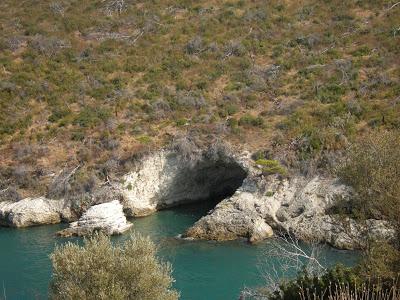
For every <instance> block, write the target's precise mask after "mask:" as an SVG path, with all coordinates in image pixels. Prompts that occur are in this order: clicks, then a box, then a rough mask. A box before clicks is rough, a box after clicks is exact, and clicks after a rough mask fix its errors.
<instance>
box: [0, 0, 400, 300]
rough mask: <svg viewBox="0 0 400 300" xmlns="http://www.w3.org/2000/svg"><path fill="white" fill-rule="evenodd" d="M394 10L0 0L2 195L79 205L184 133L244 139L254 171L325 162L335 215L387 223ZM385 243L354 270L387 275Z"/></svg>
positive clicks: (333, 2) (202, 1)
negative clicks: (347, 197) (337, 206)
mask: <svg viewBox="0 0 400 300" xmlns="http://www.w3.org/2000/svg"><path fill="white" fill-rule="evenodd" d="M399 11H400V5H396V2H395V1H383V0H365V1H360V0H355V1H339V0H324V1H320V0H304V1H279V0H271V1H261V0H254V1H243V0H230V1H210V0H198V1H191V0H175V1H172V0H151V1H140V0H69V1H66V0H42V1H16V0H2V1H1V2H0V24H1V25H0V26H1V32H2V33H1V36H0V63H1V69H0V100H1V101H0V154H1V159H0V190H1V193H0V201H2V200H3V199H14V200H18V199H19V198H21V197H24V196H29V195H39V194H45V193H47V194H48V195H51V196H53V197H55V198H57V197H58V198H60V197H64V196H65V195H66V194H68V195H69V196H70V197H72V198H74V197H75V198H79V199H80V201H82V199H84V195H87V194H88V193H90V192H91V191H93V189H94V187H95V186H97V185H98V184H99V183H100V182H105V181H108V180H113V178H116V175H118V174H122V173H124V172H125V171H126V170H128V169H129V167H130V166H131V164H132V162H133V161H134V160H135V159H136V158H137V157H139V156H140V155H141V153H144V152H146V151H149V150H152V149H156V148H159V147H161V146H164V145H166V144H169V143H170V142H171V140H173V139H174V138H175V137H176V136H179V135H181V134H184V135H188V136H194V137H196V139H197V140H199V141H201V142H203V143H212V142H215V141H216V140H217V139H223V140H226V141H229V142H231V144H232V145H241V144H245V145H246V148H248V149H250V150H253V151H254V152H257V155H256V158H255V164H256V165H258V166H259V167H260V168H262V170H263V171H264V173H265V174H266V175H269V174H271V173H278V174H281V175H285V176H286V175H287V174H288V173H290V172H291V171H292V170H296V171H300V172H302V173H303V174H305V175H310V174H314V173H316V172H337V173H336V175H338V176H339V177H340V178H341V179H342V180H343V181H344V182H346V183H348V184H349V185H351V186H352V187H353V188H354V190H355V191H356V194H357V196H356V197H355V199H354V200H353V202H352V203H351V205H350V207H348V206H346V207H344V208H343V214H345V215H347V214H350V215H352V216H353V217H356V218H358V219H359V220H363V219H366V218H371V217H372V218H384V219H387V220H389V221H390V222H392V223H393V224H394V226H395V228H396V230H397V234H399V232H400V229H399V228H400V227H399V226H400V220H399V216H400V207H399V205H400V204H399V203H400V200H399V197H400V196H399V195H400V194H399V193H400V191H399V186H400V185H399V184H398V183H399V182H400V174H399V172H400V171H399V170H400V165H399V162H400V152H399V149H400V139H399V130H400V59H399V57H400V56H399V54H400V47H399V43H400V27H399V26H400V23H399V14H400V13H399ZM337 166H340V167H339V168H338V167H337ZM55 176H58V177H57V178H58V181H57V180H55V181H54V180H53V179H54V178H55ZM51 182H53V184H52V185H50V183H51ZM57 182H59V183H60V182H61V184H59V185H57ZM64 183H67V184H64ZM49 186H50V188H48V187H49ZM82 195H83V196H82ZM399 240H400V239H399V238H398V237H397V239H396V241H395V242H394V243H387V242H386V241H385V242H374V243H373V242H371V244H370V246H369V249H367V251H366V255H365V260H364V261H363V262H362V263H361V264H360V266H359V269H357V270H356V271H355V270H353V272H356V273H357V274H356V275H357V276H363V277H362V278H364V279H365V278H369V279H370V280H372V282H375V281H374V280H377V279H378V277H379V279H380V280H383V282H389V281H390V280H393V278H394V277H395V276H397V274H398V272H399V269H398V268H399V266H400V255H399V249H400V245H399V244H398V243H399ZM95 243H97V242H94V241H89V242H88V244H87V246H88V247H92V246H93V245H95ZM99 243H101V244H102V247H104V248H105V249H107V251H111V252H113V251H114V252H115V251H117V252H118V251H119V252H118V253H121V255H122V254H124V253H125V252H127V251H128V250H127V248H126V249H125V250H118V249H114V248H112V247H111V246H110V245H109V244H107V242H106V241H105V240H104V239H103V240H100V242H99ZM143 243H147V242H143ZM146 245H147V244H146ZM146 247H148V245H147V246H146ZM150 248H151V249H153V248H152V247H150ZM68 251H77V253H78V252H79V251H84V250H83V249H81V248H78V246H72V245H70V246H67V247H66V248H63V249H59V250H58V251H57V252H56V254H55V255H54V256H53V262H54V263H55V264H56V266H57V267H56V269H55V270H56V277H55V279H54V281H53V285H52V291H53V292H54V293H55V294H54V295H57V291H60V290H64V287H63V288H61V281H58V278H61V277H57V276H64V275H61V274H62V273H57V272H62V271H61V269H58V268H59V267H60V268H61V265H59V266H58V265H57V264H58V263H60V264H61V263H62V262H61V260H60V256H59V255H61V254H63V255H67V254H68ZM124 251H125V252H124ZM152 251H153V250H152ZM111 252H110V253H111ZM71 253H72V252H71ZM77 267H78V266H77ZM58 270H59V271H58ZM57 274H59V275H57ZM74 274H76V273H74ZM60 280H61V279H60ZM68 280H69V279H68ZM307 280H308V281H313V279H307ZM167 281H168V280H167ZM308 281H307V282H308ZM67 282H69V281H67ZM83 282H84V281H83ZM168 282H169V281H168ZM345 284H353V281H351V280H346V281H345ZM120 288H121V295H125V294H123V293H125V292H127V293H130V291H129V290H124V288H125V286H124V285H121V286H120ZM118 291H119V290H118ZM103 292H104V293H105V294H104V295H105V297H108V296H110V295H109V294H107V293H108V292H110V291H109V290H104V291H103ZM71 295H73V296H71V297H72V298H74V297H75V296H79V297H80V295H78V294H76V295H75V294H71ZM171 295H172V294H171ZM297 295H298V293H297ZM55 297H56V296H55ZM65 297H66V298H68V297H69V296H65ZM88 297H89V296H88ZM110 297H111V296H110ZM121 297H122V296H121ZM56 298H57V297H56ZM89 298H90V297H89ZM139 298H140V297H139ZM142 299H147V298H142ZM149 299H150V298H149ZM154 299H155V298H154ZM285 299H286V298H285ZM288 299H289V298H288ZM290 299H293V298H290ZM332 299H336V298H332Z"/></svg>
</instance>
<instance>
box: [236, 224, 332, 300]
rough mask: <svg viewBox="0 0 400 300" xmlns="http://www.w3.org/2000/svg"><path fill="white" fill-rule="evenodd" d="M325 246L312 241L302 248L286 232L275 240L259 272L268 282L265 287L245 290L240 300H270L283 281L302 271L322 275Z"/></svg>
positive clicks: (260, 265) (297, 241) (259, 264)
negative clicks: (322, 251) (322, 257)
mask: <svg viewBox="0 0 400 300" xmlns="http://www.w3.org/2000/svg"><path fill="white" fill-rule="evenodd" d="M321 249H322V245H321V244H320V243H318V242H317V241H311V242H310V243H309V244H308V245H307V246H306V245H301V243H300V240H299V239H297V238H296V237H295V236H294V235H293V234H292V233H290V232H289V231H283V232H281V234H280V235H278V236H277V238H276V239H275V240H274V241H272V249H268V252H266V253H265V255H264V256H263V258H262V260H261V261H260V262H259V263H258V269H259V272H260V273H261V276H262V277H263V279H264V281H265V285H264V287H263V288H256V289H254V288H246V289H244V290H243V291H242V293H241V296H240V297H241V299H243V300H245V299H257V300H267V299H269V295H270V294H271V293H273V292H276V291H279V290H280V288H279V286H280V284H281V283H282V279H283V278H290V277H292V276H293V275H294V274H297V273H298V272H300V271H303V270H306V271H307V272H308V273H309V274H310V275H313V276H321V275H322V274H323V273H324V272H325V271H326V267H325V266H324V265H323V263H321V261H320V254H321Z"/></svg>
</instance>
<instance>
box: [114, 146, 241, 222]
mask: <svg viewBox="0 0 400 300" xmlns="http://www.w3.org/2000/svg"><path fill="white" fill-rule="evenodd" d="M246 176H247V174H246V172H245V167H244V166H242V165H241V162H240V161H239V160H236V159H234V158H233V157H229V156H224V155H220V156H216V157H210V156H207V155H205V156H204V157H203V159H202V160H200V161H198V162H197V163H195V164H193V165H192V164H191V163H190V162H187V161H184V160H182V159H181V157H179V155H178V154H177V153H175V152H171V151H160V152H156V153H153V154H151V155H149V156H147V157H145V158H144V159H143V160H142V162H141V164H140V166H139V167H138V169H137V170H135V171H132V172H130V173H128V174H127V175H125V176H124V177H123V180H122V181H123V185H122V188H121V189H122V191H123V194H124V198H125V201H124V208H125V211H126V212H127V213H128V214H129V215H130V216H146V215H149V214H151V213H153V212H155V211H156V210H158V209H162V208H167V207H172V206H177V205H180V204H185V203H190V202H195V201H201V200H206V199H209V198H210V197H214V196H216V195H224V194H233V192H234V191H235V190H236V189H237V188H238V187H239V186H240V185H241V184H242V182H243V179H244V178H245V177H246Z"/></svg>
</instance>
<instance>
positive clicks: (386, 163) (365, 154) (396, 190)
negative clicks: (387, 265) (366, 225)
mask: <svg viewBox="0 0 400 300" xmlns="http://www.w3.org/2000/svg"><path fill="white" fill-rule="evenodd" d="M398 145H400V132H399V131H391V132H388V131H375V132H372V133H370V134H367V135H366V136H364V137H363V138H362V139H360V140H359V141H358V142H357V143H355V144H354V145H353V146H352V147H351V148H350V149H349V150H348V152H347V156H346V159H345V161H344V162H343V163H342V164H341V165H340V166H339V167H338V169H337V174H338V176H339V177H340V178H341V179H342V180H343V181H344V182H345V183H346V184H348V185H350V186H352V187H353V188H354V190H355V192H356V196H355V197H354V198H353V200H352V203H351V205H352V208H353V213H354V214H355V215H358V216H359V217H360V218H371V217H373V218H386V219H388V220H389V221H391V222H392V223H393V225H395V226H396V228H397V230H400V219H399V218H398V216H399V212H400V184H399V182H400V173H399V170H400V147H398Z"/></svg>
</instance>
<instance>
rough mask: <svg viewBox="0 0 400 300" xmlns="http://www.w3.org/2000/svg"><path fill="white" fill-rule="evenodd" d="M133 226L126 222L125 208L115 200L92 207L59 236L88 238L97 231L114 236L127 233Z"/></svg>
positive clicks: (60, 232) (59, 233)
mask: <svg viewBox="0 0 400 300" xmlns="http://www.w3.org/2000/svg"><path fill="white" fill-rule="evenodd" d="M132 225H133V224H132V223H130V222H128V221H127V220H126V217H125V215H124V213H123V206H122V205H121V204H120V203H119V202H118V201H117V200H114V201H111V202H108V203H102V204H98V205H94V206H92V207H90V208H89V209H88V210H87V211H86V212H85V213H84V214H83V215H82V217H81V218H80V219H79V220H78V221H76V222H72V223H71V224H70V226H69V228H67V229H64V230H62V231H59V232H58V235H60V236H64V237H68V236H86V235H90V234H92V233H94V232H96V231H101V232H103V233H105V234H107V235H114V234H121V233H123V232H125V231H127V230H128V229H129V228H131V227H132Z"/></svg>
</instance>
